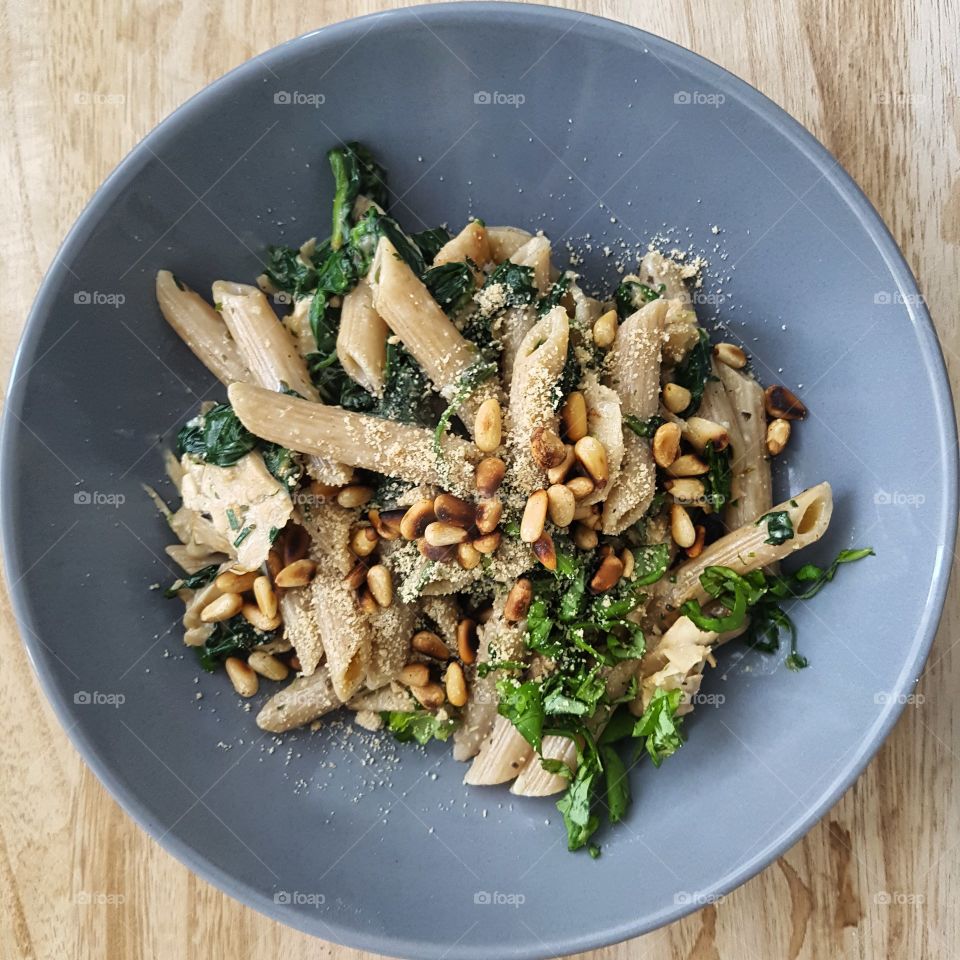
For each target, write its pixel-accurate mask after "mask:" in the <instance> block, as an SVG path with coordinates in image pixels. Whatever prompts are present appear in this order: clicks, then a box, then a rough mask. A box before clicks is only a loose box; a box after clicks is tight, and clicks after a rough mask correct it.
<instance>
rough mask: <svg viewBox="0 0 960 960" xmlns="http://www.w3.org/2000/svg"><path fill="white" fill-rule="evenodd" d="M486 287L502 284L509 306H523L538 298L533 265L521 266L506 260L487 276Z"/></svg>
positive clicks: (506, 303) (505, 303) (506, 302)
mask: <svg viewBox="0 0 960 960" xmlns="http://www.w3.org/2000/svg"><path fill="white" fill-rule="evenodd" d="M483 286H484V288H489V287H494V286H500V287H502V288H503V290H504V297H505V302H504V306H507V307H521V306H524V305H526V304H530V303H533V302H534V301H535V300H536V299H537V288H536V286H535V285H534V282H533V267H525V266H521V265H520V264H517V263H512V262H511V261H510V260H504V261H503V263H501V264H499V265H498V266H497V268H496V269H495V270H494V271H493V273H491V274H490V276H489V277H487V279H486V282H485V283H484V285H483Z"/></svg>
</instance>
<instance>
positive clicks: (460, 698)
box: [443, 660, 467, 707]
mask: <svg viewBox="0 0 960 960" xmlns="http://www.w3.org/2000/svg"><path fill="white" fill-rule="evenodd" d="M443 683H444V686H445V687H446V688H447V699H448V700H449V701H450V704H451V705H452V706H454V707H462V706H463V705H464V704H465V703H466V702H467V681H466V679H465V678H464V676H463V667H461V666H460V664H459V663H457V662H456V660H454V661H453V663H451V664H450V666H448V667H447V672H446V673H445V674H444V677H443Z"/></svg>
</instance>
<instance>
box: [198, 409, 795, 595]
mask: <svg viewBox="0 0 960 960" xmlns="http://www.w3.org/2000/svg"><path fill="white" fill-rule="evenodd" d="M791 430H792V427H791V426H790V421H789V420H781V419H780V418H779V417H778V418H777V419H776V420H771V421H770V424H769V425H768V426H767V453H769V454H770V456H771V457H776V456H779V455H780V454H781V453H783V449H784V447H786V445H787V441H788V440H789V439H790V432H791ZM217 579H218V580H219V577H218V578H217Z"/></svg>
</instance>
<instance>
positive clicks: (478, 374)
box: [433, 357, 497, 459]
mask: <svg viewBox="0 0 960 960" xmlns="http://www.w3.org/2000/svg"><path fill="white" fill-rule="evenodd" d="M496 372H497V365H496V364H495V363H491V362H489V361H487V360H484V359H483V357H478V358H477V359H476V360H475V361H474V362H473V363H472V364H471V365H470V366H469V367H468V368H467V369H466V370H465V371H464V372H463V373H462V374H461V376H460V379H459V380H458V381H457V389H456V390H455V391H454V394H453V396H452V397H451V399H450V404H449V406H448V407H447V409H446V410H444V411H443V413H442V414H441V415H440V421H439V422H438V423H437V426H436V429H435V430H434V431H433V452H434V455H435V456H436V457H437V459H441V458H442V457H443V447H442V442H443V435H444V434H445V433H446V432H447V427H449V426H450V420H451V419H452V418H453V415H454V413H456V411H457V409H458V408H459V407H460V405H461V404H462V403H463V402H464V400H466V399H467V397H469V396H470V395H471V394H472V393H473V392H474V390H476V389H477V388H478V387H479V386H480V385H481V384H483V383H485V382H486V381H487V380H489V379H490V378H491V377H492V376H493V375H494V374H495V373H496Z"/></svg>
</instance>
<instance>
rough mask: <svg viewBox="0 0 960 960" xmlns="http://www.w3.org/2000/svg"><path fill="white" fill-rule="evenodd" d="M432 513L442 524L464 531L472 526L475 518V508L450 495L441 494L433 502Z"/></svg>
mask: <svg viewBox="0 0 960 960" xmlns="http://www.w3.org/2000/svg"><path fill="white" fill-rule="evenodd" d="M433 512H434V513H435V514H436V515H437V519H438V520H442V521H443V522H444V523H452V524H453V525H454V526H455V527H463V529H464V530H467V529H469V528H470V527H472V526H473V521H474V519H475V518H476V514H477V508H476V507H475V506H474V505H473V504H472V503H468V502H467V501H466V500H461V499H460V498H459V497H455V496H453V495H452V494H450V493H441V494H440V496H438V497H437V498H436V500H434V501H433Z"/></svg>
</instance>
